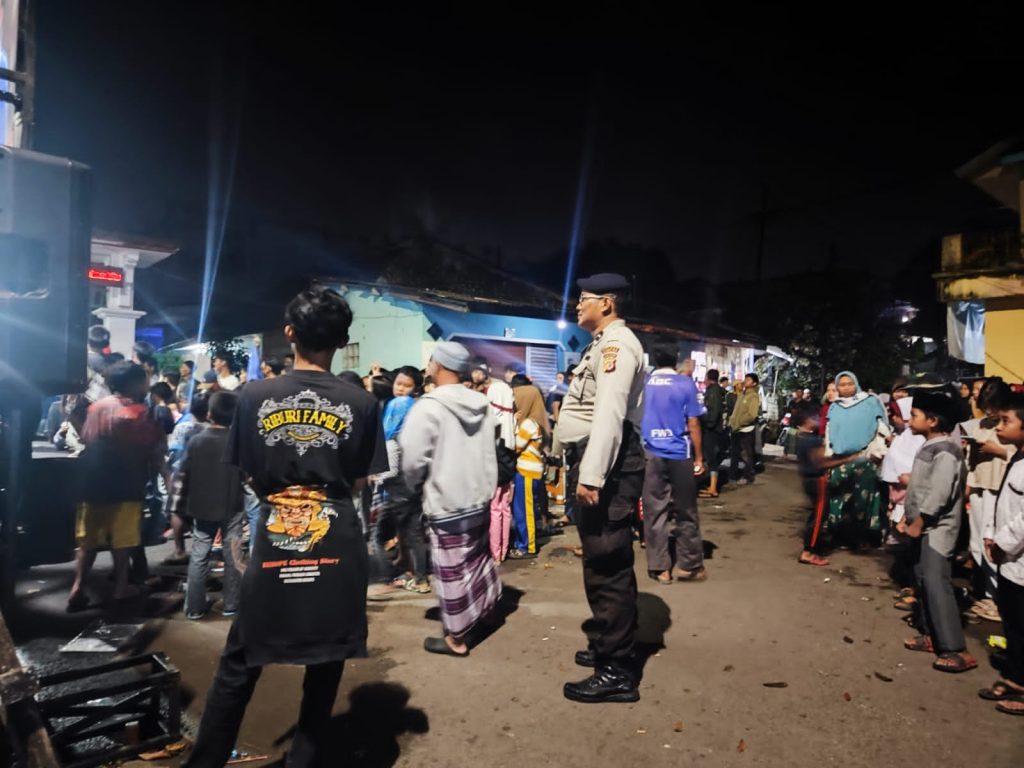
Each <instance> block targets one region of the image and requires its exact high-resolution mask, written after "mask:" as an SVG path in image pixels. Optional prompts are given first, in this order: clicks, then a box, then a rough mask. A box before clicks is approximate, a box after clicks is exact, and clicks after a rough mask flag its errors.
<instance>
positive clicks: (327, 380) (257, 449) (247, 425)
mask: <svg viewBox="0 0 1024 768" xmlns="http://www.w3.org/2000/svg"><path fill="white" fill-rule="evenodd" d="M225 461H227V462H228V463H229V464H235V465H236V466H239V467H241V468H242V471H243V472H245V473H246V474H247V475H249V476H250V477H251V478H252V487H253V490H255V491H256V494H257V495H258V496H261V497H263V496H266V495H267V494H270V493H274V492H275V491H280V490H282V489H284V488H287V487H289V486H292V485H302V486H326V487H327V488H328V489H329V495H330V496H331V497H332V498H344V497H347V496H349V495H351V493H352V483H353V482H354V481H355V480H357V479H359V478H361V477H366V476H368V475H371V474H378V473H382V472H386V471H387V469H388V457H387V446H386V444H385V441H384V434H383V432H382V430H381V426H380V415H379V409H378V408H377V401H376V399H375V398H374V397H373V396H372V395H371V394H370V393H369V392H366V391H365V390H362V389H359V388H358V387H355V386H353V385H352V384H349V383H347V382H344V381H342V380H341V379H339V378H337V377H336V376H333V375H332V374H330V373H325V372H321V371H293V372H292V373H289V374H287V375H284V376H278V377H276V378H273V379H264V380H262V381H251V382H249V383H248V384H247V385H246V386H245V388H244V389H243V390H242V391H241V393H240V395H239V399H238V410H237V412H236V413H235V419H234V422H233V423H232V425H231V436H230V439H229V440H228V448H227V454H226V456H225Z"/></svg>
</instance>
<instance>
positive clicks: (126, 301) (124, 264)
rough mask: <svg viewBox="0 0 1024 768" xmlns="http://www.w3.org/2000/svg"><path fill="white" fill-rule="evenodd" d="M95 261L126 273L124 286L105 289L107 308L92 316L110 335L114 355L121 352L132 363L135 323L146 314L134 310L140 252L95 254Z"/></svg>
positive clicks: (96, 311) (115, 251)
mask: <svg viewBox="0 0 1024 768" xmlns="http://www.w3.org/2000/svg"><path fill="white" fill-rule="evenodd" d="M93 261H97V262H99V263H101V264H103V265H104V266H108V267H119V268H120V269H122V270H124V282H123V283H122V284H121V285H119V286H112V287H109V288H107V289H106V294H107V295H106V299H107V305H106V306H105V307H100V308H99V309H95V310H93V314H94V315H95V316H96V317H98V318H100V320H102V321H103V325H104V327H105V328H106V329H107V330H108V331H110V349H111V351H112V352H120V353H121V354H122V355H124V356H125V358H127V359H129V360H130V359H131V357H132V347H133V346H135V322H136V321H137V320H138V319H139V318H140V317H144V316H145V314H146V313H145V312H140V311H138V310H136V309H135V268H136V267H137V266H138V264H139V252H138V251H137V250H129V249H120V248H119V249H111V250H106V251H105V252H100V253H96V252H95V251H94V253H93Z"/></svg>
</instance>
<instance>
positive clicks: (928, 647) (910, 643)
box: [903, 635, 935, 653]
mask: <svg viewBox="0 0 1024 768" xmlns="http://www.w3.org/2000/svg"><path fill="white" fill-rule="evenodd" d="M903 647H904V648H906V649H907V650H908V651H921V652H922V653H935V646H934V645H932V639H931V638H930V637H928V635H917V637H912V638H910V639H909V640H904V641H903Z"/></svg>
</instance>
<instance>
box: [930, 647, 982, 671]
mask: <svg viewBox="0 0 1024 768" xmlns="http://www.w3.org/2000/svg"><path fill="white" fill-rule="evenodd" d="M943 662H947V663H943ZM949 662H952V663H949ZM977 666H978V662H977V661H975V660H974V657H973V656H971V654H969V653H967V651H960V652H959V653H954V652H949V653H940V654H939V658H937V659H936V660H935V661H934V663H933V664H932V668H933V669H937V670H938V671H939V672H949V673H950V674H953V675H958V674H960V673H961V672H969V671H970V670H972V669H975V668H977Z"/></svg>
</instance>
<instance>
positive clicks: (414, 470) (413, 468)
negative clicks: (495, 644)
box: [398, 342, 501, 657]
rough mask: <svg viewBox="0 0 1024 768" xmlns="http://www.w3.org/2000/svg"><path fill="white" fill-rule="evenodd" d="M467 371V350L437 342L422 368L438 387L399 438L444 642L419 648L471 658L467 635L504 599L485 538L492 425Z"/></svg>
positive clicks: (493, 459) (492, 470)
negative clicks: (426, 545)
mask: <svg viewBox="0 0 1024 768" xmlns="http://www.w3.org/2000/svg"><path fill="white" fill-rule="evenodd" d="M469 368H470V356H469V352H468V351H467V350H466V348H465V347H464V346H462V345H461V344H458V343H456V342H442V343H440V344H438V345H437V347H436V348H435V349H434V353H433V356H432V357H431V360H430V363H429V364H428V365H427V375H428V376H430V377H431V378H432V379H433V380H434V382H435V383H436V384H437V387H436V388H435V389H434V390H433V391H432V392H430V393H429V394H426V395H424V396H423V397H421V398H420V399H419V401H418V402H417V403H416V405H414V406H413V408H412V410H411V411H410V412H409V415H408V417H406V422H405V426H404V427H403V428H402V432H401V433H400V434H399V436H398V443H399V446H400V447H401V450H402V474H403V476H404V478H405V482H406V484H407V485H408V486H409V487H410V488H411V489H412V490H414V491H416V492H417V493H421V494H422V496H423V514H424V516H425V517H426V519H427V531H428V533H429V535H430V547H431V561H432V563H433V568H434V591H435V592H436V593H437V596H438V599H439V600H440V604H441V621H442V623H443V624H444V637H443V638H442V637H428V638H427V639H426V640H425V641H424V643H423V647H424V648H425V649H426V650H427V651H429V652H431V653H441V654H447V655H449V656H458V657H465V656H468V655H469V649H470V644H469V641H470V632H471V630H472V629H473V628H474V627H475V626H476V624H477V623H478V622H479V621H480V620H481V619H485V618H487V617H488V616H489V615H490V614H491V613H492V612H493V610H494V607H495V606H496V605H497V602H498V598H499V597H501V581H500V580H499V579H498V572H497V570H496V568H495V565H494V558H493V557H492V556H491V552H490V546H489V533H488V531H489V526H490V508H491V499H492V497H493V496H494V489H495V487H496V486H497V483H498V464H497V456H496V453H495V442H496V438H497V435H496V429H497V427H496V424H495V421H494V418H493V417H492V416H491V413H490V404H489V402H488V400H487V397H486V396H485V395H483V394H481V393H479V392H475V391H474V390H472V389H468V388H466V387H464V386H461V384H462V380H463V378H464V377H465V376H467V375H468V374H469Z"/></svg>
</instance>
